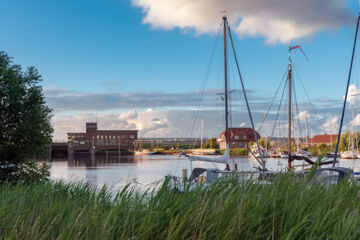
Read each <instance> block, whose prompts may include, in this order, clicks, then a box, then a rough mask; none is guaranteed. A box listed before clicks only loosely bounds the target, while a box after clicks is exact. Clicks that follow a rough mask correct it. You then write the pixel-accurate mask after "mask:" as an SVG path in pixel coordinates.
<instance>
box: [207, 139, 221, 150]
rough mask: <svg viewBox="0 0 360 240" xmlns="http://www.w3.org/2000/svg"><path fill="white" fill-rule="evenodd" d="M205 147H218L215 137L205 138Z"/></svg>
mask: <svg viewBox="0 0 360 240" xmlns="http://www.w3.org/2000/svg"><path fill="white" fill-rule="evenodd" d="M205 148H210V149H218V148H219V144H218V143H217V139H216V138H210V139H209V140H207V142H206V143H205Z"/></svg>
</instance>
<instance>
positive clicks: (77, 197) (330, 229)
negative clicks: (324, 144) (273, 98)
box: [0, 176, 360, 239]
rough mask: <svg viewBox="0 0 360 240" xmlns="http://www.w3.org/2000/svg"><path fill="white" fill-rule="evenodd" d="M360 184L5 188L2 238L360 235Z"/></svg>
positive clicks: (289, 181) (286, 180)
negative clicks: (191, 189)
mask: <svg viewBox="0 0 360 240" xmlns="http://www.w3.org/2000/svg"><path fill="white" fill-rule="evenodd" d="M359 192H360V187H359V186H358V185H356V184H348V183H345V184H342V185H339V186H335V187H332V188H325V187H321V186H318V185H315V186H312V187H309V185H308V183H307V182H306V179H296V178H293V177H290V176H281V177H279V178H277V179H276V180H275V182H273V183H272V184H266V185H260V184H256V183H254V182H251V181H247V182H245V183H242V184H239V183H238V182H235V181H229V182H225V183H218V184H215V185H213V186H211V187H210V188H208V189H197V190H195V191H194V192H185V193H183V194H175V193H173V192H171V191H168V190H166V189H165V188H161V189H160V190H159V191H156V192H155V191H152V192H139V191H137V190H135V189H132V188H130V187H128V188H124V189H122V190H121V191H119V192H117V193H114V192H113V191H110V189H106V188H102V189H101V190H96V189H95V188H93V187H91V186H89V185H87V184H75V183H71V184H64V183H61V182H50V183H41V184H33V185H31V184H30V185H24V184H17V185H12V186H10V185H0V195H1V196H0V206H1V210H0V219H1V221H0V238H1V239H249V238H260V239H271V238H273V239H280V238H283V239H302V238H308V239H309V238H312V239H359V238H360V230H359V229H358V226H357V224H356V223H357V222H359V221H360V207H359Z"/></svg>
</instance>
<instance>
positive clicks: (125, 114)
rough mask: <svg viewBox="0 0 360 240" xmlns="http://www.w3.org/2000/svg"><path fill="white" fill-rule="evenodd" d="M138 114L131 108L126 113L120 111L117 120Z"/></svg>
mask: <svg viewBox="0 0 360 240" xmlns="http://www.w3.org/2000/svg"><path fill="white" fill-rule="evenodd" d="M137 116H138V114H137V112H136V111H134V110H132V111H128V112H126V113H122V114H120V115H119V116H118V119H119V120H123V119H125V120H127V119H135V118H136V117H137Z"/></svg>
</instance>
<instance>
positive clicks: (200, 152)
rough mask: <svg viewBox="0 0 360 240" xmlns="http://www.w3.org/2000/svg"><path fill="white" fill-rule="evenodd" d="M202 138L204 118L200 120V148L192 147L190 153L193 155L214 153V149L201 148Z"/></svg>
mask: <svg viewBox="0 0 360 240" xmlns="http://www.w3.org/2000/svg"><path fill="white" fill-rule="evenodd" d="M203 139H204V120H201V137H200V149H193V150H191V153H192V154H194V155H216V150H215V149H204V148H203Z"/></svg>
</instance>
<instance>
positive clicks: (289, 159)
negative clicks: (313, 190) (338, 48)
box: [288, 46, 291, 171]
mask: <svg viewBox="0 0 360 240" xmlns="http://www.w3.org/2000/svg"><path fill="white" fill-rule="evenodd" d="M288 81H289V136H288V171H290V170H291V47H290V46H289V69H288Z"/></svg>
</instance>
